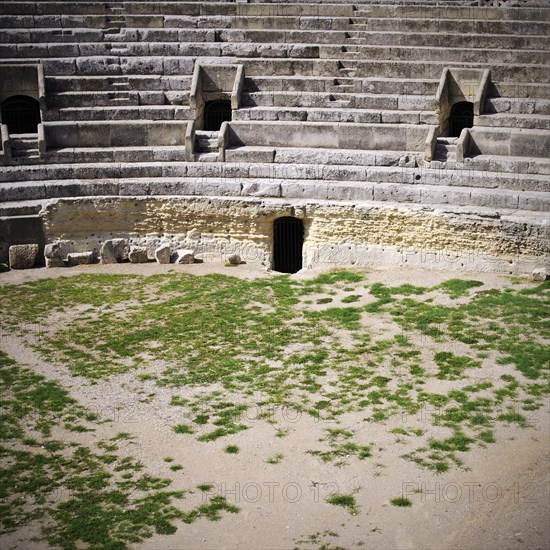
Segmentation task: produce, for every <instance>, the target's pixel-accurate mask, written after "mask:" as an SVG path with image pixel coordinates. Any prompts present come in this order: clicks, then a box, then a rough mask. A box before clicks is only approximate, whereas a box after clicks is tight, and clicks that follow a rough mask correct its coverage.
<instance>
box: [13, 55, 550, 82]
mask: <svg viewBox="0 0 550 550" xmlns="http://www.w3.org/2000/svg"><path fill="white" fill-rule="evenodd" d="M236 53H237V52H236ZM229 60H231V62H243V63H244V62H245V63H246V67H247V75H248V76H251V77H253V76H278V77H282V76H290V75H295V74H301V75H303V76H306V77H307V76H318V75H319V76H332V75H334V74H338V73H340V74H345V73H350V74H353V76H355V77H362V78H366V77H370V78H373V77H378V78H395V79H398V78H406V79H413V78H417V79H418V78H421V79H436V78H437V79H439V77H440V76H441V73H442V71H443V69H444V68H445V67H446V66H448V63H447V62H445V61H430V62H427V61H398V60H391V61H383V60H368V61H367V60H357V61H351V60H347V61H346V62H345V63H342V62H341V61H339V60H336V59H334V60H328V59H286V58H273V59H266V58H246V57H242V58H241V57H231V58H225V57H223V58H221V59H220V61H221V62H229ZM4 62H5V63H10V64H17V63H22V62H36V63H38V62H41V63H42V64H43V66H44V69H45V72H46V74H48V75H53V76H57V75H59V76H61V75H78V76H79V77H80V76H114V75H121V76H129V75H136V74H143V73H149V74H158V75H169V74H179V75H183V74H185V75H191V74H192V72H193V67H194V58H193V57H184V56H168V57H163V56H144V57H115V56H113V57H108V56H107V57H105V56H89V57H79V58H76V59H73V58H47V59H39V58H26V59H18V58H9V59H5V60H4ZM453 66H455V67H458V68H466V69H468V68H471V69H485V68H487V64H485V63H478V62H462V61H461V62H453ZM491 68H492V77H493V80H495V81H496V82H498V81H512V82H514V81H516V82H518V81H522V82H528V83H529V82H545V81H546V79H547V76H548V75H547V70H548V68H547V66H546V65H540V64H538V65H537V64H515V63H504V62H502V63H498V62H495V63H492V64H491ZM345 76H349V74H345Z"/></svg>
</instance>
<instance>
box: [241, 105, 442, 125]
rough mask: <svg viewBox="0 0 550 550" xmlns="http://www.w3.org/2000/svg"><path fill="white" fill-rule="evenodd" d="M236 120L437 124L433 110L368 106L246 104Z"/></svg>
mask: <svg viewBox="0 0 550 550" xmlns="http://www.w3.org/2000/svg"><path fill="white" fill-rule="evenodd" d="M234 120H242V121H248V120H263V121H302V122H305V121H307V122H335V123H340V122H353V123H358V124H362V123H372V124H384V123H388V124H438V119H437V115H436V114H435V113H434V112H433V111H431V112H430V111H399V110H395V111H391V110H383V111H380V110H369V109H347V108H341V109H331V108H318V107H314V108H300V107H297V108H291V107H246V108H241V109H238V110H237V111H236V112H235V114H234Z"/></svg>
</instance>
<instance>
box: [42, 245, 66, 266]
mask: <svg viewBox="0 0 550 550" xmlns="http://www.w3.org/2000/svg"><path fill="white" fill-rule="evenodd" d="M44 257H45V258H46V267H64V266H65V263H64V262H63V254H62V251H61V245H60V244H59V243H51V244H47V245H46V246H45V247H44Z"/></svg>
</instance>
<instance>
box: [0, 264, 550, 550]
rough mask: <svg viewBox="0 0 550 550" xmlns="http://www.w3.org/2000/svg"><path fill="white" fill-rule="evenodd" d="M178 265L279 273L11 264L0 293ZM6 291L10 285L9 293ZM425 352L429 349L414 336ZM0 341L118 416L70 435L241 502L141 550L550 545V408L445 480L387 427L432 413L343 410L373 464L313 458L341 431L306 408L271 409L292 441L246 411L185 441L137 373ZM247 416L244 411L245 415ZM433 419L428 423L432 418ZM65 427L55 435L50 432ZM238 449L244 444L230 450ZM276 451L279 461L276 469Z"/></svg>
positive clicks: (495, 284) (392, 274)
mask: <svg viewBox="0 0 550 550" xmlns="http://www.w3.org/2000/svg"><path fill="white" fill-rule="evenodd" d="M168 270H175V271H186V272H188V273H193V274H196V275H202V274H206V273H218V272H219V273H224V274H229V275H233V276H238V277H246V278H255V277H271V276H273V274H271V273H267V272H265V271H262V270H260V269H256V268H254V267H251V266H245V265H242V266H239V267H238V268H232V269H228V268H227V267H224V266H223V265H222V264H215V263H205V264H194V265H191V266H173V265H170V266H161V265H156V264H147V265H133V264H120V265H107V266H99V265H94V266H80V267H74V268H64V269H48V270H47V269H45V268H43V269H33V270H26V271H11V272H7V273H3V274H1V275H0V293H3V292H9V290H8V289H7V288H5V285H12V284H19V283H23V282H28V281H32V280H35V279H38V278H51V277H58V276H72V275H75V274H78V273H92V272H93V273H128V274H130V273H131V274H143V275H149V274H158V273H166V272H168ZM319 273H320V270H311V271H308V272H305V273H299V274H296V275H294V276H293V277H295V278H297V279H304V278H310V277H313V276H315V275H318V274H319ZM366 274H367V280H368V282H369V283H371V282H376V281H380V282H383V283H384V284H386V285H398V284H403V283H411V284H417V285H424V286H428V285H436V284H439V283H441V282H442V281H445V280H448V279H451V278H453V277H461V278H465V276H464V274H463V273H461V274H457V273H449V272H437V271H420V270H401V269H378V270H368V271H366ZM468 278H475V279H477V280H480V281H482V282H483V283H485V285H486V287H488V288H502V287H503V286H505V285H508V284H509V282H510V280H509V279H508V278H507V277H504V276H499V275H494V274H487V273H480V274H475V276H468ZM2 287H4V288H2ZM372 328H373V330H374V331H376V330H378V331H379V332H380V333H381V334H383V333H385V332H388V331H389V332H391V327H388V326H385V325H384V322H382V321H380V324H379V325H377V326H374V327H372ZM413 343H415V344H416V345H418V346H419V347H421V348H422V347H426V346H427V344H426V343H423V342H421V341H416V342H414V341H413ZM0 349H1V350H2V351H4V352H5V353H7V354H8V355H9V356H10V357H11V358H13V359H14V360H16V361H17V362H18V363H20V364H22V365H27V366H30V367H31V368H32V369H33V370H34V371H35V372H37V373H40V374H43V375H44V376H46V377H47V378H48V379H52V380H56V381H58V382H60V383H61V384H62V385H63V386H64V387H66V388H67V389H69V391H70V394H71V396H72V397H74V398H75V399H77V400H78V401H79V403H80V404H82V405H83V406H85V407H88V408H90V409H91V410H93V411H95V412H96V413H98V416H99V417H100V418H101V419H108V420H110V422H108V423H105V424H98V426H97V429H96V431H95V432H93V433H82V434H71V437H73V438H74V440H76V441H78V442H80V443H82V444H84V445H88V444H90V445H91V444H93V443H94V442H95V441H97V440H98V439H102V438H109V437H113V436H114V435H115V434H117V433H118V432H121V431H124V432H130V433H131V434H133V435H135V436H136V438H137V439H136V442H137V445H135V447H134V448H133V451H132V452H133V454H134V455H135V456H136V458H139V459H140V460H141V461H142V462H143V463H144V464H145V465H146V467H147V470H148V471H149V472H150V473H151V474H152V475H159V476H170V477H171V478H172V479H173V480H174V488H175V489H177V488H180V487H181V488H188V487H189V486H194V485H196V484H199V483H211V484H212V485H213V489H212V490H211V492H210V495H214V494H219V495H223V496H225V497H226V498H227V500H228V501H229V502H230V503H234V504H236V505H237V506H238V507H239V508H240V512H239V513H237V514H225V515H223V517H222V519H221V520H219V521H217V522H210V521H207V520H205V519H200V520H198V521H196V522H194V523H192V524H190V525H186V524H183V523H182V522H178V523H177V527H178V530H177V532H176V533H175V534H174V535H163V536H161V535H155V536H154V537H152V538H150V539H147V540H145V541H144V542H143V543H140V544H137V545H135V548H136V550H138V549H139V550H157V549H158V550H171V549H174V550H176V549H178V550H179V549H195V548H196V549H221V548H226V549H233V548H234V549H251V550H252V549H266V550H267V549H292V548H311V549H316V548H326V549H330V548H346V549H355V548H357V549H359V548H365V549H366V548H376V549H413V548H414V549H430V550H431V549H433V550H436V549H437V550H439V549H495V550H497V549H498V550H505V549H548V548H550V506H549V505H550V433H549V432H550V406H549V400H548V398H545V405H544V406H543V407H542V408H541V409H539V410H538V411H535V412H533V413H531V415H530V416H529V421H530V423H531V427H529V428H521V427H519V426H507V427H506V428H502V427H497V428H495V435H496V438H497V443H495V444H491V445H487V446H486V448H482V447H476V448H475V449H473V450H471V451H470V452H469V453H468V454H467V459H465V466H466V468H465V469H459V468H451V469H450V470H449V471H447V472H444V473H441V474H437V475H436V474H435V473H434V472H433V471H430V470H425V469H421V468H419V467H418V466H417V465H416V464H415V463H413V462H411V461H405V460H403V459H402V458H401V455H403V454H404V453H405V452H408V451H411V450H412V448H413V447H412V446H411V444H410V443H408V442H407V441H400V440H399V438H396V436H395V435H394V434H391V433H389V429H388V427H389V426H390V425H391V426H399V425H401V426H404V427H407V424H408V423H410V424H409V425H412V423H413V422H414V423H415V425H418V423H419V422H420V423H422V422H423V419H421V418H420V419H419V418H414V419H412V418H407V417H406V415H405V416H403V417H402V418H400V419H397V420H395V419H394V420H392V422H390V423H388V422H380V423H374V424H373V423H367V422H365V421H364V416H365V415H364V414H362V413H360V412H357V413H347V415H346V417H345V418H344V419H343V420H342V423H343V424H345V426H346V427H347V428H348V429H351V430H353V431H354V434H355V437H356V439H357V440H358V441H359V442H363V443H369V442H373V443H374V449H373V455H372V458H370V459H369V460H368V461H359V460H355V459H350V460H349V462H348V463H347V465H345V466H337V465H335V464H334V463H323V462H322V461H320V460H318V459H317V458H316V457H314V456H311V455H310V454H307V453H306V452H305V451H306V450H307V449H315V448H319V436H320V434H321V433H322V429H323V428H326V427H331V426H332V424H330V423H328V425H324V424H323V422H324V421H322V420H319V419H316V418H313V417H311V416H309V415H307V414H298V413H296V412H292V411H289V410H285V409H284V408H280V409H279V408H277V407H274V409H273V411H272V414H273V416H274V418H275V419H276V420H277V425H278V427H284V429H285V430H287V431H288V435H287V436H286V437H283V438H276V437H274V435H273V432H274V428H273V426H272V425H270V424H269V423H266V422H260V421H254V419H253V415H252V413H250V417H249V418H248V421H249V424H250V427H251V429H247V430H245V431H243V432H240V433H238V434H234V435H231V436H228V437H224V438H221V439H219V440H216V441H212V442H209V443H207V444H205V443H203V442H199V441H197V440H196V439H195V438H191V437H188V438H182V437H181V436H180V435H178V434H176V433H174V432H173V431H172V430H171V429H170V425H171V423H172V424H173V414H174V412H173V407H169V404H168V393H166V394H165V393H164V392H163V390H162V389H160V390H159V389H157V390H156V393H157V397H156V398H155V399H154V401H152V402H150V403H141V402H140V401H139V399H138V394H137V391H138V390H140V389H142V387H143V384H137V383H136V382H135V380H134V378H133V375H132V373H131V372H129V373H125V374H122V375H119V376H116V377H113V378H111V379H108V380H103V379H102V380H99V381H98V382H97V383H96V384H95V385H90V384H88V383H87V382H86V380H85V379H83V378H80V377H75V376H71V375H70V374H69V373H68V371H67V370H66V369H64V368H63V367H62V366H60V365H55V364H49V363H47V362H46V361H44V359H43V358H42V357H41V356H40V355H39V354H38V353H37V352H36V351H35V350H33V349H31V348H30V347H29V346H28V345H26V343H25V341H24V340H23V339H22V338H21V337H20V336H18V335H15V334H3V335H2V338H1V339H0ZM510 369H511V367H510V368H509V367H502V366H497V365H496V364H495V365H493V370H492V372H491V371H487V370H486V369H483V372H478V373H476V374H475V375H473V376H474V377H475V379H476V380H477V379H487V378H488V379H491V378H495V379H496V378H498V377H499V376H500V374H502V373H503V372H509V370H510ZM248 414H249V413H248V412H247V415H248ZM426 421H427V420H426ZM54 435H55V434H54ZM228 444H236V445H238V446H239V448H240V452H239V453H238V454H236V455H230V454H227V453H225V452H224V451H223V449H224V447H225V446H227V445H228ZM277 453H281V454H283V455H284V460H283V461H281V462H280V463H279V464H269V463H266V459H267V458H268V457H271V456H273V455H275V454H277ZM166 456H171V457H173V458H174V461H175V462H177V463H180V464H182V465H183V466H184V468H183V469H182V470H180V471H179V472H171V471H170V470H169V464H167V463H166V462H165V461H164V460H163V457H166ZM334 492H337V493H344V494H353V495H354V496H355V499H356V502H357V506H358V513H357V514H355V515H354V514H352V513H350V512H349V511H348V510H346V509H345V508H343V507H340V506H334V505H330V504H328V503H327V502H326V500H325V499H326V498H327V497H328V496H329V495H330V494H332V493H334ZM399 496H405V497H408V498H410V500H411V501H412V502H413V505H412V506H411V507H403V508H401V507H396V506H392V505H391V504H390V503H389V501H390V499H392V498H394V497H399ZM204 498H205V495H202V494H200V493H199V492H198V491H197V492H196V493H195V494H193V495H189V496H188V497H187V499H186V501H185V503H186V504H189V505H191V504H193V503H194V504H198V503H200V502H201V499H204ZM33 530H36V526H31V528H30V529H26V530H20V531H16V532H15V533H10V534H7V535H5V536H3V537H2V538H1V539H0V548H2V549H8V548H9V549H11V548H14V549H15V548H17V549H21V550H23V549H24V550H31V549H33V548H44V543H37V542H33V541H32V540H31V538H32V536H33V534H35V531H34V532H33Z"/></svg>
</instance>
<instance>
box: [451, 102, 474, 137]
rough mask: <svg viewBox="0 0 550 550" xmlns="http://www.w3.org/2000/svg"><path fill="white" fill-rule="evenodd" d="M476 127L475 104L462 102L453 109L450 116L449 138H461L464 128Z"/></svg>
mask: <svg viewBox="0 0 550 550" xmlns="http://www.w3.org/2000/svg"><path fill="white" fill-rule="evenodd" d="M473 125H474V104H473V103H472V102H470V101H460V102H458V103H455V104H454V105H453V107H452V108H451V115H450V116H449V137H460V133H461V132H462V130H463V129H464V128H471V127H472V126H473Z"/></svg>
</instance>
